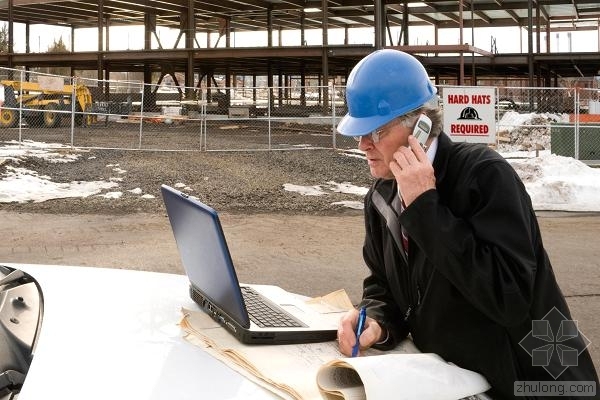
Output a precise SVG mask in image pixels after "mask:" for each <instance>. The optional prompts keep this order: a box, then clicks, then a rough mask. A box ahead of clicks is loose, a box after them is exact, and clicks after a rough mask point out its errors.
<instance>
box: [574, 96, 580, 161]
mask: <svg viewBox="0 0 600 400" xmlns="http://www.w3.org/2000/svg"><path fill="white" fill-rule="evenodd" d="M573 101H574V102H575V104H574V107H573V109H574V110H575V147H574V149H575V151H574V154H573V155H574V157H575V159H576V160H579V90H578V89H577V88H575V95H574V96H573Z"/></svg>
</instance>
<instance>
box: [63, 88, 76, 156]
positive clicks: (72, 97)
mask: <svg viewBox="0 0 600 400" xmlns="http://www.w3.org/2000/svg"><path fill="white" fill-rule="evenodd" d="M69 80H70V82H71V147H73V146H74V143H75V110H76V109H77V107H75V105H76V102H77V96H76V95H75V93H76V91H77V89H76V88H75V85H76V84H77V78H75V77H74V76H72V77H70V78H69ZM59 115H60V114H59Z"/></svg>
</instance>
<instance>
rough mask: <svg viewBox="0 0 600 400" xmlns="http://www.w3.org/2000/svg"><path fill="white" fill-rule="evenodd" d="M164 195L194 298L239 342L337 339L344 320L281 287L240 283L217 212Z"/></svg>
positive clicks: (174, 193) (181, 196) (170, 192)
mask: <svg viewBox="0 0 600 400" xmlns="http://www.w3.org/2000/svg"><path fill="white" fill-rule="evenodd" d="M161 193H162V196H163V200H164V204H165V207H166V210H167V214H168V216H169V221H170V223H171V228H172V230H173V235H174V236H175V242H176V243H177V248H178V250H179V255H180V257H181V261H182V264H183V268H184V269H185V272H186V275H187V277H188V279H189V281H190V296H191V298H192V299H193V300H194V301H195V302H196V303H197V304H198V305H199V306H200V307H201V308H202V310H204V311H205V312H206V313H207V314H209V315H210V316H211V317H212V318H213V319H214V320H215V321H217V322H218V323H219V324H220V325H221V326H223V327H224V328H225V329H226V330H227V331H229V332H231V333H232V334H233V335H234V336H235V337H236V338H237V339H238V340H239V341H241V342H242V343H247V344H291V343H310V342H322V341H329V340H334V339H335V338H336V335H337V323H338V321H339V314H338V315H335V318H333V316H332V315H327V314H321V313H319V312H317V311H316V310H315V309H314V308H311V306H309V305H307V304H306V302H305V301H304V299H303V298H302V297H301V296H298V295H295V294H293V293H289V292H287V291H285V290H283V289H282V288H280V287H278V286H274V285H245V284H240V283H239V281H238V278H237V274H236V271H235V268H234V265H233V260H232V258H231V254H230V253H229V249H228V246H227V242H226V240H225V235H224V232H223V228H222V226H221V222H220V220H219V216H218V214H217V212H216V211H215V210H214V209H213V208H211V207H209V206H207V205H206V204H204V203H202V202H200V201H198V200H197V199H195V198H192V197H190V196H189V195H187V194H185V193H183V192H180V191H178V190H176V189H174V188H172V187H170V186H167V185H162V186H161ZM255 303H257V304H255Z"/></svg>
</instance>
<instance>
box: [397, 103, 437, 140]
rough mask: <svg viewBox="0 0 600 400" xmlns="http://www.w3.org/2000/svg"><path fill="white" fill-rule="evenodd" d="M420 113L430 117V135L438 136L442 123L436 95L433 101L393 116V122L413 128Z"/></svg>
mask: <svg viewBox="0 0 600 400" xmlns="http://www.w3.org/2000/svg"><path fill="white" fill-rule="evenodd" d="M421 114H425V115H427V116H428V117H429V119H431V136H439V135H440V133H441V132H442V129H443V125H444V124H443V114H442V109H441V108H440V106H439V104H438V99H437V96H436V98H435V99H434V100H433V101H430V102H428V103H425V104H423V105H422V106H421V107H419V108H417V109H416V110H413V111H410V112H408V113H406V114H404V115H401V116H400V117H397V118H395V120H394V122H395V123H397V124H399V125H402V126H405V127H407V128H413V127H414V126H415V124H416V123H417V119H419V116H420V115H421Z"/></svg>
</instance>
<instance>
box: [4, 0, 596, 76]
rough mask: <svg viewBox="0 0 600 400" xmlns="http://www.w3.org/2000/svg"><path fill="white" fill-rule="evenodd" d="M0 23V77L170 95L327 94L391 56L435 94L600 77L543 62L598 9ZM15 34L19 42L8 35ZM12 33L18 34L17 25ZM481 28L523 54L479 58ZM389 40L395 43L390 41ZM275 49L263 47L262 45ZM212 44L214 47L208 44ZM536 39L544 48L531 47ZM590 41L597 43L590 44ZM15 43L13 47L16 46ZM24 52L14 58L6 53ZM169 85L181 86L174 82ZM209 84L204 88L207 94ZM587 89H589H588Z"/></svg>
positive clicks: (113, 13)
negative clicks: (438, 89) (373, 59)
mask: <svg viewBox="0 0 600 400" xmlns="http://www.w3.org/2000/svg"><path fill="white" fill-rule="evenodd" d="M0 20H2V21H6V22H7V36H8V49H7V50H8V51H7V52H6V53H3V54H0V66H4V67H8V68H24V69H35V68H40V67H63V68H70V71H71V73H72V75H75V74H76V73H77V71H81V70H91V71H97V78H98V79H99V80H108V79H109V76H110V73H113V72H120V71H121V72H138V73H139V72H143V76H144V82H145V83H157V82H152V78H153V76H154V77H156V76H157V74H156V73H157V72H158V73H160V75H159V76H160V80H162V78H163V77H164V76H168V75H170V76H171V77H172V78H173V79H175V81H176V84H177V86H184V87H187V88H189V87H194V85H200V84H201V83H202V82H204V83H202V84H204V85H207V86H210V85H211V81H212V82H214V80H213V79H212V77H213V76H216V75H218V76H222V77H224V83H223V84H224V85H225V86H227V87H230V86H235V79H233V78H232V77H236V76H244V77H252V78H253V79H254V82H256V77H263V78H266V80H267V82H268V86H269V87H273V86H285V85H286V82H288V81H287V79H290V77H293V79H299V80H300V85H302V86H304V82H305V79H306V77H311V78H315V77H316V78H317V79H318V80H319V82H321V83H323V82H325V83H327V82H330V81H331V80H332V79H339V80H338V81H337V82H336V83H341V84H343V83H344V82H345V77H346V76H347V75H348V73H349V71H350V70H351V69H352V67H353V66H354V65H355V64H356V62H357V61H358V60H359V59H361V58H362V57H364V56H365V55H366V54H368V53H370V52H372V51H373V50H375V49H379V48H384V47H394V48H398V49H401V50H404V51H406V52H409V53H412V54H414V55H415V56H417V57H419V58H420V59H421V61H422V62H423V64H424V65H425V66H426V68H427V70H428V71H429V72H430V74H431V76H432V78H433V79H434V80H435V81H436V83H438V84H439V83H447V84H464V85H478V84H501V83H502V82H503V81H510V82H515V81H518V82H520V84H521V85H522V86H530V87H536V86H537V87H553V86H559V85H560V80H561V79H563V78H582V79H584V80H588V81H589V82H592V83H593V82H594V79H595V77H597V76H598V75H600V52H598V51H596V52H582V53H573V52H560V53H556V52H554V53H552V52H551V51H550V49H551V38H552V37H553V34H554V33H556V32H561V31H576V30H591V31H595V32H597V35H600V31H599V28H598V24H599V22H598V21H600V4H599V3H598V2H597V1H595V0H578V1H571V0H537V1H534V0H473V1H471V2H468V1H443V0H442V1H440V0H431V1H427V2H416V1H404V2H399V3H395V2H391V1H384V0H375V1H364V0H344V1H325V0H314V1H313V0H264V1H263V0H220V1H218V2H209V1H194V0H141V1H122V0H120V1H112V0H98V1H92V0H78V1H56V0H2V1H0ZM17 24H23V25H24V26H25V35H24V37H21V36H22V35H19V37H17V36H16V35H15V26H17ZM37 24H44V25H55V26H62V27H68V28H70V29H71V37H72V40H71V46H72V48H71V53H70V54H69V56H68V57H65V55H64V54H61V53H40V52H37V53H35V52H31V51H30V49H31V39H32V38H31V37H30V27H31V26H33V25H37ZM124 25H131V26H132V25H137V26H140V25H142V26H143V27H144V46H143V48H142V49H140V50H127V51H122V50H111V48H110V46H109V44H110V43H111V39H113V38H111V28H112V27H116V26H124ZM19 26H21V25H19ZM416 26H430V27H432V28H433V29H434V35H435V40H434V43H431V44H427V45H410V43H411V41H410V37H409V32H410V28H411V27H416ZM158 27H168V28H172V29H176V30H177V31H178V32H179V35H178V37H177V40H176V42H175V45H174V46H173V48H165V47H164V46H163V44H162V43H161V42H160V38H159V37H158V36H157V28H158ZM482 27H519V28H521V31H522V32H524V34H525V35H526V43H527V46H526V47H527V48H526V49H524V51H522V52H519V53H510V54H506V53H499V52H497V51H496V50H495V49H494V45H493V43H491V44H490V48H488V49H481V48H477V47H475V46H474V45H472V44H468V43H474V42H475V40H474V32H476V30H477V28H482ZM81 28H96V29H97V39H98V42H97V46H96V50H95V51H84V52H76V51H75V49H74V47H73V44H72V43H74V40H73V37H75V36H76V35H77V32H78V29H81ZM353 28H370V30H369V32H373V37H372V38H371V37H370V38H367V40H366V41H367V42H368V44H364V45H356V44H348V40H347V38H348V32H349V31H350V30H351V29H353ZM447 28H457V29H459V41H458V42H457V43H456V44H450V45H449V44H443V45H440V44H439V40H438V39H439V37H440V35H443V34H444V29H447ZM313 29H318V30H320V31H321V32H322V44H319V45H306V44H305V40H304V33H305V32H306V31H307V30H313ZM332 29H342V30H343V31H344V32H345V35H346V40H345V41H344V44H336V45H330V44H328V43H329V40H328V32H330V31H331V30H332ZM286 30H294V31H297V32H299V33H300V40H299V42H298V43H297V44H296V45H293V44H289V43H286V44H285V45H284V44H283V43H281V37H282V35H281V32H282V31H286ZM392 30H394V31H395V32H399V34H396V35H395V36H396V37H393V35H392V34H391V32H392ZM246 31H262V32H266V35H267V45H266V46H261V47H243V48H242V47H235V45H232V41H231V36H232V33H233V32H235V33H236V34H237V35H239V34H243V32H246ZM199 33H202V34H206V37H210V35H211V34H212V35H218V38H219V39H218V40H217V45H215V44H214V43H213V44H211V43H210V41H208V40H207V41H206V43H200V42H199V41H198V38H197V37H198V34H199ZM275 36H276V37H277V38H278V39H279V40H278V42H277V43H275V42H274V40H273V38H274V37H275ZM213 37H214V36H213ZM542 38H543V39H544V41H543V42H542ZM599 42H600V40H599ZM15 44H18V46H15ZM15 47H18V48H20V49H21V48H23V49H25V51H24V52H15V51H14V48H15ZM176 76H179V77H184V82H177V78H175V77H176ZM212 84H214V83H212ZM596 84H597V83H596Z"/></svg>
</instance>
